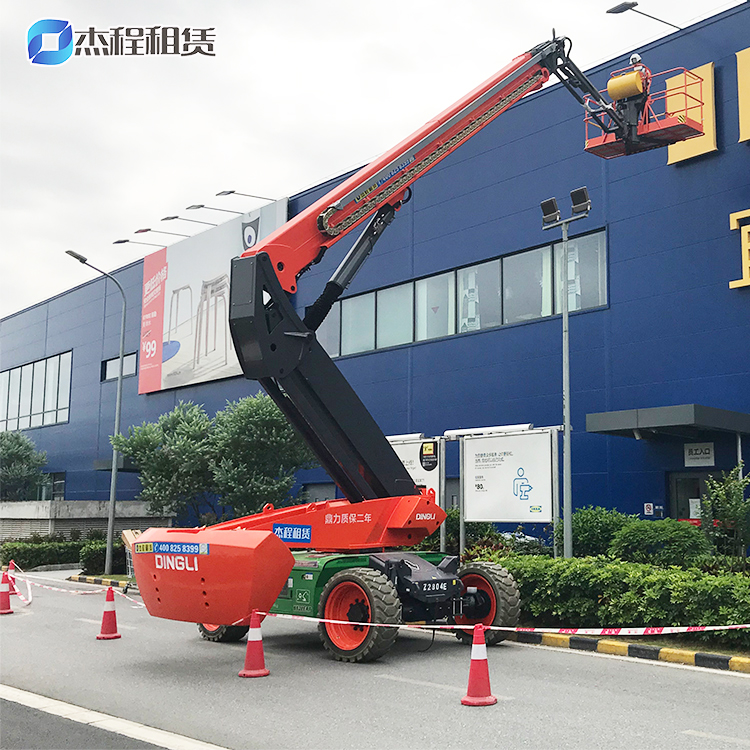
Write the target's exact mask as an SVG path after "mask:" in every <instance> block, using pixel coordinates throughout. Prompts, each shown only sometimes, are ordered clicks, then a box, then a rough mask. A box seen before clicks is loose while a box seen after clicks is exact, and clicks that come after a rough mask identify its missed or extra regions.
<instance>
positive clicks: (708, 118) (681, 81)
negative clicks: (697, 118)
mask: <svg viewBox="0 0 750 750" xmlns="http://www.w3.org/2000/svg"><path fill="white" fill-rule="evenodd" d="M690 72H691V73H695V75H697V76H698V77H699V78H701V79H702V81H703V83H702V84H698V83H688V84H687V90H688V94H689V96H690V97H691V100H694V99H697V98H698V97H700V98H701V99H702V100H703V135H699V136H697V137H696V138H689V139H688V140H687V141H679V142H678V143H672V144H670V145H669V146H667V152H668V158H667V164H676V163H677V162H680V161H685V159H692V158H693V157H695V156H701V155H702V154H708V153H710V152H711V151H716V150H717V146H716V105H715V99H714V64H713V63H712V62H710V63H706V64H705V65H701V66H700V67H699V68H693V69H692V70H691V71H690ZM666 84H667V92H669V91H670V89H672V90H675V91H679V90H683V89H684V87H685V86H686V84H685V75H684V74H682V73H681V74H680V75H677V76H673V77H672V78H667V81H666ZM674 98H675V99H676V100H679V101H680V102H681V103H682V101H683V99H684V97H683V96H682V95H681V94H678V93H675V94H674ZM682 106H684V105H682ZM667 109H669V93H667Z"/></svg>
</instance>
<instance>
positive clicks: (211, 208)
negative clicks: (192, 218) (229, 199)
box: [185, 203, 242, 216]
mask: <svg viewBox="0 0 750 750" xmlns="http://www.w3.org/2000/svg"><path fill="white" fill-rule="evenodd" d="M196 208H207V209H208V210H209V211H223V212H224V213H227V214H237V216H242V211H232V210H231V209H229V208H214V207H213V206H204V205H203V204H202V203H196V204H195V205H194V206H188V207H187V208H186V209H185V210H186V211H193V210H194V209H196Z"/></svg>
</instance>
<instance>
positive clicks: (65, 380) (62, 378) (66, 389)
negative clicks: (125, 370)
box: [57, 352, 135, 409]
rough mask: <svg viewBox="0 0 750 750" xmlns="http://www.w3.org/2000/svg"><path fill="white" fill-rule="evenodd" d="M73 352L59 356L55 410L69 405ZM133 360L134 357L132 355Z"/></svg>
mask: <svg viewBox="0 0 750 750" xmlns="http://www.w3.org/2000/svg"><path fill="white" fill-rule="evenodd" d="M72 356H73V352H65V354H61V355H60V375H59V377H58V386H57V408H58V409H67V408H68V406H69V405H70V361H71V359H72ZM133 359H135V355H133Z"/></svg>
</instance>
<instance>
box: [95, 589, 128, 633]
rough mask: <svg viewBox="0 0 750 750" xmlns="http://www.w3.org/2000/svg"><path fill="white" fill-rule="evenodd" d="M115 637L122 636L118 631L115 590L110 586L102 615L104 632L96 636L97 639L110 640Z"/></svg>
mask: <svg viewBox="0 0 750 750" xmlns="http://www.w3.org/2000/svg"><path fill="white" fill-rule="evenodd" d="M113 638H122V636H121V635H120V634H119V633H118V632H117V615H116V614H115V592H114V591H113V589H112V587H111V586H110V587H109V588H108V589H107V600H106V601H105V602H104V614H103V615H102V632H101V633H99V635H97V636H96V640H97V641H109V640H112V639H113Z"/></svg>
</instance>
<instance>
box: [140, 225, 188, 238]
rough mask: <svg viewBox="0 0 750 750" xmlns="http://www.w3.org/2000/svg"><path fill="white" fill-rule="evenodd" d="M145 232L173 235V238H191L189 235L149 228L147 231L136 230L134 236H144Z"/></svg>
mask: <svg viewBox="0 0 750 750" xmlns="http://www.w3.org/2000/svg"><path fill="white" fill-rule="evenodd" d="M144 232H155V233H156V234H171V235H172V236H173V237H190V235H189V234H179V233H178V232H164V231H163V230H161V229H151V228H150V227H147V228H146V229H136V230H135V232H133V234H143V233H144Z"/></svg>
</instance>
